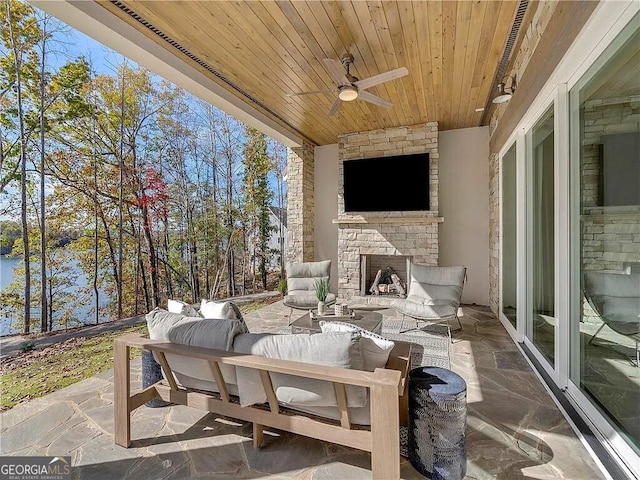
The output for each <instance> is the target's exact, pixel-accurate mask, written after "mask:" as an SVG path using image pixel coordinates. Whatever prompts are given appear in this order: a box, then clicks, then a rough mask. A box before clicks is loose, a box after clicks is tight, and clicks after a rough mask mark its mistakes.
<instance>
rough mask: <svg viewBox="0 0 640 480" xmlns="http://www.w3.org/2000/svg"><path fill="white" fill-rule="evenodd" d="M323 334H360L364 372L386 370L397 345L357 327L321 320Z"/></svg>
mask: <svg viewBox="0 0 640 480" xmlns="http://www.w3.org/2000/svg"><path fill="white" fill-rule="evenodd" d="M320 329H321V330H322V333H329V332H357V333H359V334H360V349H361V350H362V360H363V370H366V371H367V372H373V371H374V370H375V369H376V368H384V367H385V365H386V364H387V361H388V360H389V354H390V353H391V350H393V347H394V346H395V343H393V342H392V341H391V340H388V339H386V338H384V337H381V336H380V335H378V334H375V333H373V332H370V331H369V330H365V329H364V328H360V327H358V326H357V325H353V324H351V323H344V322H327V321H324V320H320Z"/></svg>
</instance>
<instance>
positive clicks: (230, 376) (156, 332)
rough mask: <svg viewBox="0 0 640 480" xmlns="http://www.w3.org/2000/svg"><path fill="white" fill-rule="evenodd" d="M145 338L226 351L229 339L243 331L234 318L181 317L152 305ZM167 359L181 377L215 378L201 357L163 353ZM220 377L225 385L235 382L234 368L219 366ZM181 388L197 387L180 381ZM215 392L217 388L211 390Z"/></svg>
mask: <svg viewBox="0 0 640 480" xmlns="http://www.w3.org/2000/svg"><path fill="white" fill-rule="evenodd" d="M146 319H147V327H148V329H149V338H151V339H153V340H164V341H167V342H173V343H180V344H182V345H191V346H194V347H204V348H214V349H216V350H225V351H230V350H232V347H233V339H234V338H235V337H236V335H238V334H240V333H243V332H244V328H243V325H242V323H241V322H240V321H238V320H227V319H207V318H201V317H185V316H184V315H180V314H178V313H171V312H167V311H166V310H162V309H160V308H156V309H155V310H152V311H151V312H149V313H148V314H147V316H146ZM166 357H167V362H168V363H169V366H170V367H171V370H173V371H174V372H175V374H176V379H177V380H178V381H179V382H180V379H179V378H177V376H178V374H181V375H183V377H182V378H195V379H198V380H202V381H206V382H212V383H214V384H215V378H214V376H213V374H212V373H211V367H210V365H209V363H208V362H207V361H205V360H199V359H194V358H188V357H183V356H180V355H169V354H168V355H166ZM220 370H221V371H222V376H223V377H224V379H225V382H226V383H228V384H236V382H237V380H236V369H235V368H234V367H233V366H230V365H220ZM183 385H184V386H185V387H191V388H199V387H197V386H195V385H189V384H183ZM212 391H216V392H217V391H218V389H217V388H216V389H212Z"/></svg>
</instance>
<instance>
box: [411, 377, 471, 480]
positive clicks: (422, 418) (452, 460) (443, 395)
mask: <svg viewBox="0 0 640 480" xmlns="http://www.w3.org/2000/svg"><path fill="white" fill-rule="evenodd" d="M466 428H467V385H466V383H465V381H464V380H463V379H462V377H460V375H458V374H456V373H454V372H452V371H451V370H447V369H446V368H439V367H421V368H415V369H413V370H411V372H410V373H409V435H408V442H407V443H408V453H409V461H410V462H411V464H412V465H413V466H414V468H415V469H416V470H418V471H419V472H420V473H422V474H423V475H425V476H426V477H428V478H431V479H432V480H462V478H463V477H464V476H465V474H466V472H467V448H466V443H465V439H466Z"/></svg>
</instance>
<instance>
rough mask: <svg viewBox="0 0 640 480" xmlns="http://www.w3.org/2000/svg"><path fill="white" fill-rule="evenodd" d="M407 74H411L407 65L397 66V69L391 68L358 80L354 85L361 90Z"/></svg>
mask: <svg viewBox="0 0 640 480" xmlns="http://www.w3.org/2000/svg"><path fill="white" fill-rule="evenodd" d="M405 75H409V70H407V69H406V68H405V67H400V68H396V69H395V70H389V71H388V72H385V73H381V74H379V75H374V76H373V77H369V78H365V79H363V80H358V81H357V82H356V83H354V85H355V86H356V87H358V88H359V89H360V90H363V89H365V88H369V87H373V86H375V85H379V84H381V83H384V82H388V81H389V80H395V79H396V78H400V77H404V76H405Z"/></svg>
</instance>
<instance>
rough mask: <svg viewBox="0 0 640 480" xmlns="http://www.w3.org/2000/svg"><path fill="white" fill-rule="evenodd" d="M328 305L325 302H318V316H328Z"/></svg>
mask: <svg viewBox="0 0 640 480" xmlns="http://www.w3.org/2000/svg"><path fill="white" fill-rule="evenodd" d="M326 313H327V304H326V303H324V302H318V315H326Z"/></svg>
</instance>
